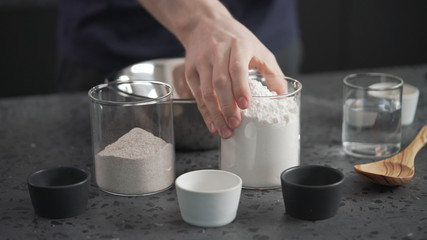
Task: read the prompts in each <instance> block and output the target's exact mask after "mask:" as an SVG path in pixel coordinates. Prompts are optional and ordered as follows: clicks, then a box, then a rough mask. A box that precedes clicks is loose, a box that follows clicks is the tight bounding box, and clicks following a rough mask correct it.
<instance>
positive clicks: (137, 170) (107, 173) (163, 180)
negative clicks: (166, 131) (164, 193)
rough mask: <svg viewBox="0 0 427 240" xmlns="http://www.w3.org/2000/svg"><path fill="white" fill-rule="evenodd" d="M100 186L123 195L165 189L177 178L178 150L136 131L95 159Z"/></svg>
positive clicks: (142, 131)
mask: <svg viewBox="0 0 427 240" xmlns="http://www.w3.org/2000/svg"><path fill="white" fill-rule="evenodd" d="M95 169H96V171H95V174H96V182H97V184H98V186H99V187H100V188H101V189H102V190H104V191H107V192H110V193H114V194H122V195H143V194H148V193H154V192H158V191H161V190H164V189H166V188H168V187H169V186H171V185H172V183H173V181H174V178H175V171H174V169H175V168H174V147H173V145H172V144H170V143H167V142H165V141H164V140H163V139H161V138H159V137H156V136H154V135H153V134H151V133H150V132H147V131H145V130H144V129H141V128H134V129H132V130H131V131H129V132H128V133H126V134H125V135H123V136H122V137H120V138H119V139H118V140H117V141H116V142H114V143H112V144H110V145H108V146H107V147H105V149H104V150H102V151H101V152H99V153H98V154H97V155H96V156H95Z"/></svg>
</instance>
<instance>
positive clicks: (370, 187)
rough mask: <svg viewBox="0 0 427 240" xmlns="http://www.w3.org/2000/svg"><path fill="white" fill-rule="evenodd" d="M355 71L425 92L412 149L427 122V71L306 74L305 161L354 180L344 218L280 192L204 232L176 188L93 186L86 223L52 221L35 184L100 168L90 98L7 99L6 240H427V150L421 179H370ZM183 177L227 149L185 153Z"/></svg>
mask: <svg viewBox="0 0 427 240" xmlns="http://www.w3.org/2000/svg"><path fill="white" fill-rule="evenodd" d="M354 72H387V73H392V74H396V75H398V76H401V77H402V78H403V79H404V80H405V81H406V82H407V83H410V84H412V85H415V86H417V87H418V88H419V89H420V99H419V104H418V110H417V114H416V116H415V121H414V123H413V124H412V125H411V126H408V127H403V128H402V133H403V135H402V136H403V141H402V144H403V147H405V146H407V145H408V144H409V142H410V141H411V140H412V139H413V138H414V137H415V135H416V133H417V132H418V130H419V129H420V128H421V127H422V126H423V125H424V124H426V123H427V65H418V66H408V67H394V68H381V69H361V70H356V71H345V72H327V73H319V74H310V75H303V76H300V77H299V80H300V81H301V82H302V84H303V90H302V98H301V99H302V104H301V110H302V112H301V163H302V164H303V165H307V164H319V165H328V166H332V167H335V168H337V169H339V170H341V171H343V173H344V174H345V177H346V180H345V190H344V195H343V199H342V201H341V204H340V207H339V210H338V214H337V215H336V216H335V217H333V218H330V219H326V220H322V221H303V220H299V219H295V218H292V217H290V216H288V215H286V213H285V208H284V204H283V199H282V193H281V190H280V189H276V190H265V191H257V190H243V191H242V196H241V201H240V205H239V210H238V213H237V218H236V220H235V221H234V222H233V223H231V224H229V225H227V226H224V227H220V228H199V227H194V226H191V225H188V224H186V223H185V222H184V221H183V220H182V219H181V216H180V212H179V207H178V202H177V197H176V192H175V189H174V188H171V189H169V190H167V191H164V192H162V193H159V194H155V195H152V196H146V197H119V196H113V195H110V194H107V193H104V192H102V191H101V190H99V189H98V188H97V186H96V185H95V183H94V181H93V178H92V184H91V188H90V198H89V203H88V209H87V211H86V212H85V213H83V214H82V215H80V216H77V217H72V218H67V219H55V220H53V219H45V218H41V217H38V216H37V215H35V214H34V211H33V208H32V205H31V200H30V198H29V194H28V189H27V185H26V178H27V176H28V175H29V174H30V173H32V172H34V171H36V170H38V169H42V168H47V167H53V166H59V165H71V166H77V167H82V168H85V169H88V170H90V171H92V170H93V162H92V152H91V136H90V119H89V99H88V97H87V95H86V93H76V94H53V95H42V96H28V97H19V98H3V99H0V136H1V138H0V162H1V167H0V239H264V240H266V239H427V161H426V160H427V148H425V149H423V150H421V151H420V152H419V153H418V155H417V157H416V163H415V169H416V172H415V177H414V179H413V180H411V181H410V182H409V183H407V184H405V185H403V186H400V187H382V186H377V185H374V184H371V183H369V182H367V181H365V180H363V179H361V178H360V177H359V176H358V175H356V173H355V172H354V170H353V165H355V164H358V163H364V162H369V161H370V160H367V159H358V158H354V157H350V156H346V155H345V154H344V153H343V151H342V147H341V123H342V107H341V106H342V101H341V99H342V79H343V77H344V76H345V75H347V74H349V73H354ZM176 162H177V175H180V174H182V173H184V172H187V171H191V170H196V169H205V168H217V167H218V152H217V150H210V151H198V152H178V153H177V155H176Z"/></svg>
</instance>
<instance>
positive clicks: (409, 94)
mask: <svg viewBox="0 0 427 240" xmlns="http://www.w3.org/2000/svg"><path fill="white" fill-rule="evenodd" d="M419 96H420V91H419V90H418V88H416V87H414V86H412V85H409V84H406V83H405V84H404V85H403V94H402V125H411V124H412V122H413V121H414V117H415V113H416V111H417V104H418V97H419Z"/></svg>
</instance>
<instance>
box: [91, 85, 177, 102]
mask: <svg viewBox="0 0 427 240" xmlns="http://www.w3.org/2000/svg"><path fill="white" fill-rule="evenodd" d="M129 84H144V85H145V84H151V85H158V86H164V87H166V89H167V92H166V93H165V94H163V95H161V96H159V97H155V98H150V97H148V96H140V95H136V94H131V93H126V92H124V91H118V92H120V93H122V94H125V95H128V96H127V97H132V98H134V99H135V101H113V100H105V99H100V98H98V97H97V96H96V95H95V93H97V92H99V91H100V90H102V89H105V88H108V87H112V86H116V87H117V86H118V85H129ZM172 91H173V89H172V86H171V85H169V84H167V83H164V82H159V81H147V80H133V81H125V82H124V81H110V82H107V83H101V84H99V85H97V86H95V87H92V88H91V89H89V91H88V95H89V98H90V100H91V101H92V102H95V103H98V104H103V105H120V106H135V105H150V104H156V103H159V102H162V101H164V99H166V98H168V97H172ZM171 101H172V100H171Z"/></svg>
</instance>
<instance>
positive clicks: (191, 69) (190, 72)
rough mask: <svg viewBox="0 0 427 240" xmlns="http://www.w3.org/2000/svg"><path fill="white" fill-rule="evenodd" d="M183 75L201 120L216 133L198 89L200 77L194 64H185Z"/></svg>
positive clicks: (210, 130) (211, 131)
mask: <svg viewBox="0 0 427 240" xmlns="http://www.w3.org/2000/svg"><path fill="white" fill-rule="evenodd" d="M185 75H186V79H187V83H188V86H189V87H190V90H191V92H192V94H193V96H194V98H195V99H196V103H197V108H198V109H199V112H200V114H201V115H202V117H203V121H204V122H205V124H206V127H207V128H208V129H209V132H210V133H212V134H215V133H217V129H216V127H215V124H214V122H213V120H212V118H211V117H210V114H209V111H208V108H207V107H206V104H205V102H204V101H203V97H202V92H201V90H200V78H199V74H198V73H197V71H196V68H195V66H191V65H190V64H188V65H186V70H185Z"/></svg>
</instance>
